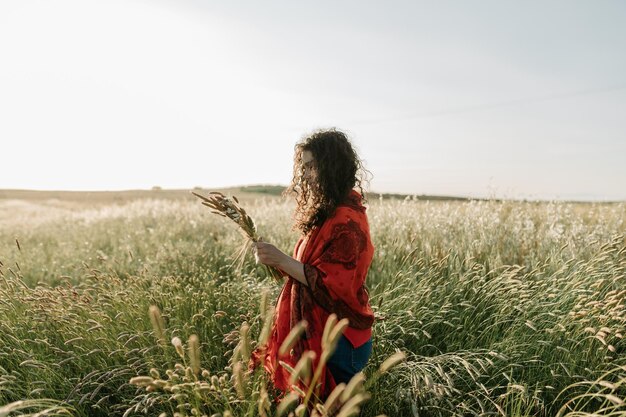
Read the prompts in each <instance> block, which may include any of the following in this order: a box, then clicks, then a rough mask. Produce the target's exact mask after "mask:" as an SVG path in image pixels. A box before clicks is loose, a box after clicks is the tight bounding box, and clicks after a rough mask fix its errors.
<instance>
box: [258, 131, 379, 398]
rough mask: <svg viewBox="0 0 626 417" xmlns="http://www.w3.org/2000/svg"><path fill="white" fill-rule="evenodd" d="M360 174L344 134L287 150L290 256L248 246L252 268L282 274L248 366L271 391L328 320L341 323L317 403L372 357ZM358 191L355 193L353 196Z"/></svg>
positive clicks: (318, 136) (314, 346)
mask: <svg viewBox="0 0 626 417" xmlns="http://www.w3.org/2000/svg"><path fill="white" fill-rule="evenodd" d="M364 172H365V170H364V169H363V167H362V163H361V161H360V160H359V158H358V156H357V154H356V152H355V151H354V149H353V147H352V145H351V144H350V142H349V140H348V138H347V137H346V135H345V134H344V133H342V132H340V131H338V130H334V129H332V130H327V131H319V132H316V133H313V134H312V135H310V136H309V137H307V138H305V139H304V140H303V141H301V142H299V143H298V144H297V145H296V147H295V155H294V169H293V180H292V183H291V186H290V187H289V188H288V190H287V192H288V193H290V194H291V195H295V199H296V203H297V207H296V212H295V216H294V218H295V225H294V228H297V229H299V230H300V231H301V237H300V239H299V240H298V242H297V243H296V246H295V248H294V251H293V257H291V256H289V255H287V254H285V253H283V252H282V251H280V250H279V249H277V248H276V247H275V246H274V245H272V244H270V243H267V242H258V243H256V246H255V250H256V256H257V259H258V262H260V263H263V264H266V265H269V266H274V267H276V268H279V269H280V270H282V271H283V272H284V273H285V274H286V275H288V277H287V280H286V281H285V284H284V286H283V289H282V291H281V293H280V295H279V297H278V302H277V303H276V309H275V314H274V324H273V327H272V331H271V335H270V338H269V341H268V342H267V344H266V345H265V346H260V347H258V348H257V349H256V351H255V352H254V355H253V361H255V362H256V363H257V364H258V363H259V362H261V363H263V365H264V367H265V369H266V371H267V372H268V374H269V376H270V378H271V379H272V381H273V383H274V386H275V387H276V388H278V389H280V390H282V391H284V392H288V391H289V390H290V384H289V377H290V375H289V372H288V371H287V370H286V369H285V368H284V367H283V366H281V365H279V361H284V362H286V363H287V364H289V365H290V366H292V367H293V366H295V364H296V363H297V362H298V360H299V359H300V356H301V355H302V353H303V352H305V351H307V350H310V351H313V352H315V359H314V361H313V368H314V369H315V367H316V366H317V364H318V362H319V358H320V356H321V350H322V348H321V339H322V333H323V330H324V325H325V323H326V320H327V319H328V316H329V315H330V314H331V313H335V314H336V315H337V318H338V319H339V320H341V319H342V318H347V319H348V320H349V326H348V327H347V328H346V330H345V331H344V333H343V335H342V336H341V339H340V340H339V343H338V344H337V348H336V350H335V352H334V354H333V355H332V356H331V357H330V359H329V361H328V363H327V366H326V368H325V369H324V370H323V373H322V377H321V380H320V382H321V386H320V391H319V395H320V396H321V397H322V398H324V397H326V396H327V395H328V394H329V393H330V391H331V390H332V389H333V388H334V387H335V385H336V384H339V383H341V382H346V383H347V382H348V381H349V380H350V378H352V376H353V375H354V374H356V373H357V372H359V371H360V370H361V369H363V368H364V367H365V365H366V363H367V360H368V358H369V356H370V354H371V351H372V324H373V322H374V314H373V312H372V309H371V307H370V305H369V295H368V292H367V289H366V287H365V278H366V276H367V271H368V269H369V266H370V264H371V262H372V257H373V254H374V247H373V245H372V243H371V240H370V233H369V225H368V221H367V215H366V214H365V209H366V208H365V207H364V206H363V205H362V203H361V200H362V195H363V188H362V185H361V178H362V175H363V173H364ZM355 186H356V187H358V189H359V190H360V193H359V192H357V191H356V190H354V189H353V188H354V187H355ZM301 320H306V322H307V327H306V330H305V332H304V334H303V336H302V338H301V339H300V340H298V342H297V343H296V344H295V346H294V348H293V349H292V350H291V352H288V353H287V354H285V355H279V353H278V350H279V347H280V345H281V344H282V343H283V341H284V340H285V337H286V336H287V335H288V334H289V332H290V330H291V329H292V328H293V327H294V326H295V325H296V324H297V323H298V322H300V321H301Z"/></svg>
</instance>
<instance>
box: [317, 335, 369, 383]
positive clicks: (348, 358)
mask: <svg viewBox="0 0 626 417" xmlns="http://www.w3.org/2000/svg"><path fill="white" fill-rule="evenodd" d="M371 354H372V338H370V339H369V340H368V341H367V342H365V343H364V344H362V345H361V346H359V347H358V348H354V347H353V346H352V343H350V341H349V340H348V339H346V337H345V336H344V335H341V338H340V339H339V342H338V343H337V348H336V349H335V352H334V353H333V354H332V355H331V356H330V358H329V359H328V363H327V365H326V366H327V367H328V370H329V371H330V373H331V374H332V376H333V378H334V379H335V382H336V383H337V384H339V383H341V382H345V383H346V384H347V383H348V381H350V379H351V378H352V377H353V376H354V375H355V374H356V373H357V372H359V371H361V370H362V369H363V368H365V365H366V364H367V360H368V359H369V357H370V355H371Z"/></svg>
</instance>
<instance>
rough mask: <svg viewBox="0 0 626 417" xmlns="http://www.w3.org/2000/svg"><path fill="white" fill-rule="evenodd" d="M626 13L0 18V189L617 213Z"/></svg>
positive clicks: (615, 6) (539, 10) (457, 5)
mask: <svg viewBox="0 0 626 417" xmlns="http://www.w3.org/2000/svg"><path fill="white" fill-rule="evenodd" d="M625 21H626V2H624V1H620V0H615V1H608V0H594V1H577V0H565V1H524V2H521V1H507V0H493V1H486V0H484V1H447V0H436V1H435V0H433V1H393V0H392V1H385V2H383V1H326V0H323V1H316V2H294V1H264V2H259V1H237V2H232V1H226V0H224V1H208V0H204V1H199V0H171V1H170V0H150V1H131V0H106V1H104V0H101V1H93V0H55V1H54V2H52V1H49V0H42V1H34V0H0V155H1V156H2V158H1V162H0V189H38V190H123V189H148V188H151V187H153V186H160V187H163V188H177V189H181V188H192V187H196V186H197V187H205V188H219V187H226V186H236V185H246V184H282V185H286V184H288V183H289V181H290V179H291V174H292V165H293V151H294V145H295V144H296V143H297V142H298V141H299V140H301V139H302V138H303V137H305V136H306V135H307V134H309V133H311V132H312V131H314V130H316V129H324V128H330V127H336V128H338V129H340V130H343V131H344V132H346V133H347V134H348V136H349V137H350V139H351V141H352V143H353V145H354V146H355V148H356V149H357V152H358V154H359V156H360V157H361V158H362V159H363V160H364V163H365V166H366V167H367V169H368V170H369V171H370V172H371V173H372V175H373V177H372V179H371V181H370V186H369V189H370V190H371V191H373V192H396V193H410V194H418V195H419V194H430V195H457V196H466V197H498V198H514V199H542V200H569V199H574V200H592V201H603V200H626V25H624V22H625Z"/></svg>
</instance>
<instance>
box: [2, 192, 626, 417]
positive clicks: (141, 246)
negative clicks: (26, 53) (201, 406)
mask: <svg viewBox="0 0 626 417" xmlns="http://www.w3.org/2000/svg"><path fill="white" fill-rule="evenodd" d="M6 204H9V203H7V202H4V203H3V202H1V201H0V209H1V210H4V211H3V212H10V213H11V217H10V218H7V217H4V218H3V219H2V220H1V222H0V223H1V224H2V228H1V229H0V262H2V266H1V267H0V271H1V273H0V275H1V276H0V406H2V405H3V404H5V405H7V406H8V405H9V404H12V403H14V402H16V401H20V400H28V401H44V400H45V399H54V400H57V401H60V402H61V403H60V404H57V403H55V404H57V405H56V406H58V407H65V409H67V410H68V412H71V413H72V414H75V415H80V416H87V415H90V416H99V415H102V416H104V415H107V416H108V415H123V414H124V413H126V412H128V415H132V414H134V413H142V412H143V411H149V412H150V413H156V414H155V415H158V414H159V412H167V413H171V411H172V409H171V404H170V403H168V402H167V401H165V399H164V397H163V395H161V394H159V392H146V390H145V388H138V387H137V386H135V385H132V384H130V383H129V381H130V379H131V378H133V377H136V376H140V375H149V374H150V370H151V369H152V368H154V369H157V370H166V369H173V367H174V365H175V364H176V363H177V362H179V361H180V357H179V356H178V354H177V353H176V351H175V349H174V348H172V347H171V345H169V340H170V339H171V338H173V337H178V338H179V339H180V340H182V341H188V340H189V338H190V336H191V335H197V340H198V341H199V350H200V352H201V358H200V361H201V363H202V366H203V367H204V368H205V369H206V370H207V371H209V372H210V373H211V374H212V375H227V374H228V375H232V363H231V361H230V359H231V357H232V355H233V350H235V349H236V347H237V343H238V340H239V339H238V337H239V336H238V335H239V331H240V329H241V324H242V323H243V322H244V321H245V322H246V323H248V324H249V326H250V330H249V331H250V334H251V337H254V338H256V337H258V335H259V333H260V331H261V324H262V318H261V315H260V314H259V310H258V305H259V303H260V302H261V294H262V292H263V291H264V290H268V291H269V294H270V297H269V298H270V300H273V299H274V298H275V297H276V295H277V292H278V290H279V287H278V286H277V285H276V284H275V283H274V282H272V281H271V280H270V279H265V278H264V276H265V275H264V273H263V272H262V270H261V269H260V268H259V267H258V266H257V265H255V264H254V261H253V260H252V259H248V260H247V261H246V263H245V264H244V268H243V270H242V271H241V272H235V271H234V270H233V269H232V268H231V266H230V265H231V263H232V258H231V254H233V253H235V252H236V249H237V248H239V246H240V243H241V241H240V236H239V234H238V233H237V232H236V231H235V230H234V228H233V226H232V225H231V224H228V223H227V222H226V221H224V220H223V219H221V218H219V217H217V216H213V215H210V214H208V213H207V212H206V211H205V209H203V207H201V206H200V205H199V204H197V202H195V201H186V200H180V201H179V200H168V201H165V200H138V201H133V202H128V203H123V204H113V203H112V204H109V205H104V206H101V207H99V208H94V207H93V206H89V207H82V206H80V205H79V204H76V205H71V204H70V203H65V202H64V203H63V204H60V203H59V202H49V203H46V202H40V203H37V205H34V204H35V203H29V204H26V203H24V204H21V203H19V204H18V203H16V202H10V205H11V207H10V210H9V209H7V207H6ZM3 205H4V206H3ZM245 205H246V209H247V211H248V212H249V213H250V215H251V216H253V217H254V218H255V220H256V221H257V226H258V227H259V229H261V230H263V231H264V240H266V241H268V242H272V243H274V244H276V245H277V246H278V247H280V248H282V249H283V250H285V251H286V252H288V253H290V252H291V250H292V248H293V245H294V244H295V242H296V240H297V237H298V236H297V235H296V234H295V232H293V231H292V230H291V229H290V222H291V219H290V214H291V209H292V207H293V206H292V205H291V204H290V203H288V202H283V201H282V200H280V199H277V198H273V197H265V198H259V199H254V200H252V199H251V200H248V201H246V204H245ZM368 214H369V220H370V226H371V230H372V238H373V243H374V246H375V248H376V252H375V257H374V261H373V264H372V267H371V269H370V274H369V276H368V285H369V288H370V295H371V303H372V305H373V308H374V309H375V310H376V313H377V314H378V315H380V316H382V317H383V318H384V319H383V320H380V321H378V322H376V324H375V327H374V353H373V356H372V358H371V360H370V363H369V364H368V366H367V368H366V369H365V376H366V378H368V379H370V380H372V383H371V385H370V386H369V391H370V392H371V394H372V396H371V399H370V400H369V401H368V402H366V403H365V405H364V406H363V408H364V409H363V413H362V414H363V415H367V416H375V415H377V414H380V413H387V414H388V415H390V416H392V415H400V416H402V415H407V416H411V415H420V416H422V415H433V416H434V415H441V416H451V415H507V416H531V415H533V416H534V415H539V416H552V415H556V414H557V413H560V415H571V416H575V415H585V413H596V414H598V415H603V414H604V415H609V414H611V415H626V407H625V406H624V402H623V401H624V399H625V398H626V393H625V389H626V388H625V387H626V385H625V384H624V378H625V373H626V371H625V369H626V368H624V367H625V366H626V359H625V358H626V355H624V353H626V342H624V339H623V336H624V335H625V334H626V223H625V219H626V205H625V204H569V203H523V202H494V201H482V202H476V201H475V202H454V203H449V202H437V203H433V202H423V201H413V200H407V201H398V200H383V201H372V202H371V206H370V208H369V209H368ZM16 239H17V241H16ZM18 242H19V248H18ZM150 305H156V306H158V307H159V309H160V311H161V312H162V315H163V318H164V321H165V326H166V327H167V329H168V332H169V334H168V340H167V343H168V348H167V349H166V348H164V347H163V346H161V345H159V344H157V343H155V339H154V330H153V327H152V324H151V322H150V318H149V317H148V315H147V314H146V312H147V311H148V308H149V306H150ZM398 350H401V351H404V352H406V353H407V360H406V361H405V362H404V363H402V364H400V365H398V366H397V367H396V368H394V369H392V370H391V371H389V373H388V375H386V377H385V378H380V379H375V380H374V378H372V376H373V374H374V372H375V370H376V369H377V368H378V367H379V366H380V365H381V363H382V362H383V361H384V360H385V359H386V358H387V357H388V356H389V355H391V354H393V353H394V352H397V351H398ZM235 353H236V352H235ZM218 378H219V376H218ZM234 395H235V397H236V392H234ZM45 401H47V400H45ZM45 401H44V402H42V403H41V407H42V409H44V408H45V407H49V406H51V405H50V404H51V403H46V402H45ZM227 402H228V400H227V399H224V400H221V401H218V400H215V401H214V402H213V403H210V402H209V403H208V404H206V409H207V410H209V411H210V412H212V413H223V411H224V410H226V409H227V407H226V406H225V404H226V403H227ZM131 409H132V410H131ZM0 410H3V408H0ZM129 410H131V411H130V412H129ZM11 415H14V414H11Z"/></svg>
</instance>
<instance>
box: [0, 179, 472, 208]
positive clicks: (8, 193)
mask: <svg viewBox="0 0 626 417" xmlns="http://www.w3.org/2000/svg"><path fill="white" fill-rule="evenodd" d="M286 188H287V187H285V186H282V185H263V184H258V185H245V186H240V187H229V188H210V189H209V188H204V187H193V188H189V189H162V188H161V187H159V186H155V187H152V189H151V190H121V191H37V190H0V199H15V200H51V199H57V200H65V201H79V202H84V203H87V202H90V203H99V202H102V203H104V202H107V203H111V202H113V203H115V202H120V203H121V202H124V201H129V200H135V199H143V198H159V199H175V200H178V199H190V200H191V199H194V196H193V195H192V194H191V191H196V192H198V193H200V194H202V192H209V191H220V192H222V193H224V194H227V195H232V194H235V195H239V194H241V193H244V194H247V195H249V196H250V197H253V195H255V194H256V195H267V196H280V195H282V193H283V191H284V190H285V189H286ZM381 196H382V198H383V199H406V198H416V199H418V200H447V201H468V200H471V199H469V198H465V197H454V196H432V195H424V194H422V195H418V196H415V197H414V196H413V195H412V194H398V193H382V194H381V193H376V192H369V193H366V197H367V199H368V200H376V199H379V198H380V197H381Z"/></svg>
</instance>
